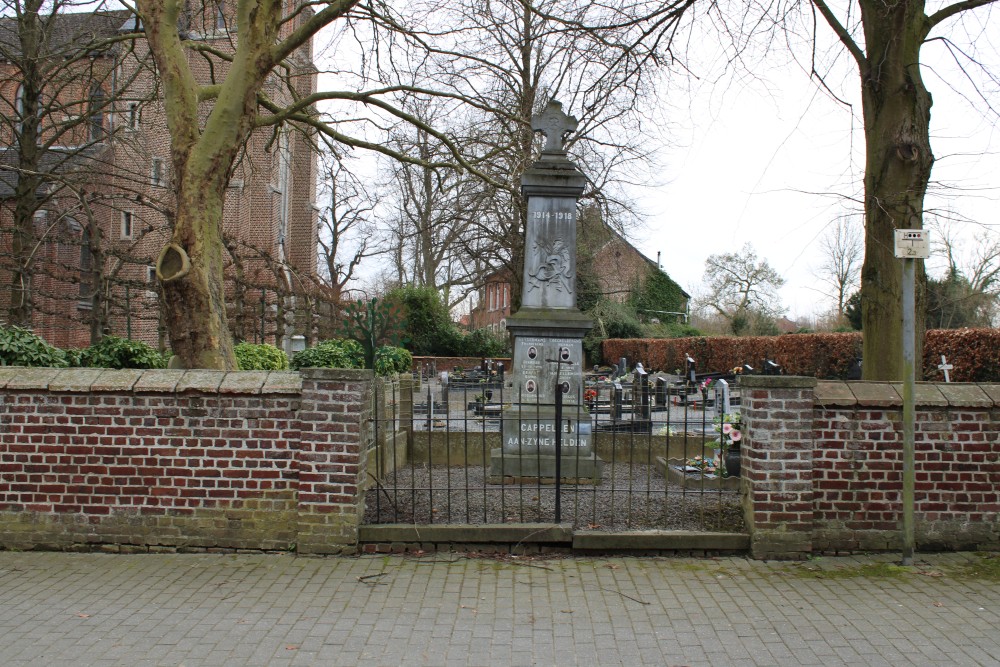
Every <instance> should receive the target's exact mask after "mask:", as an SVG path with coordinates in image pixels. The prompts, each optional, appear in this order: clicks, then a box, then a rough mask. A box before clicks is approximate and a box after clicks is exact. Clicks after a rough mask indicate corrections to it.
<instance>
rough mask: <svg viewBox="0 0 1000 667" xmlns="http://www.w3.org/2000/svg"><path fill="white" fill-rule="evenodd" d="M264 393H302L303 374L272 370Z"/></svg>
mask: <svg viewBox="0 0 1000 667" xmlns="http://www.w3.org/2000/svg"><path fill="white" fill-rule="evenodd" d="M260 393H262V394H301V393H302V376H301V375H300V374H298V373H294V372H289V371H272V372H270V373H268V374H267V379H266V380H265V381H264V386H263V387H261V389H260Z"/></svg>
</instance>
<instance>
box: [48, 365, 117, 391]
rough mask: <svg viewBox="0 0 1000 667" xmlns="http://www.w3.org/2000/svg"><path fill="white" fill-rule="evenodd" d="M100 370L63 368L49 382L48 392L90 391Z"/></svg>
mask: <svg viewBox="0 0 1000 667" xmlns="http://www.w3.org/2000/svg"><path fill="white" fill-rule="evenodd" d="M103 372H104V370H103V369H101V368H63V369H60V371H59V372H58V373H56V374H55V375H54V376H53V377H52V379H51V380H49V391H90V390H91V387H92V386H93V385H94V382H96V381H97V379H98V378H99V377H100V376H101V375H102V374H103Z"/></svg>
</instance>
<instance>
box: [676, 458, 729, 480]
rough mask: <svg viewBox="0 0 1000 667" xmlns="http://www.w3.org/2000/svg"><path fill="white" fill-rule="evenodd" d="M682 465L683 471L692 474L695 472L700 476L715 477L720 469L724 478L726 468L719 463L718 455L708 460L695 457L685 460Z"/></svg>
mask: <svg viewBox="0 0 1000 667" xmlns="http://www.w3.org/2000/svg"><path fill="white" fill-rule="evenodd" d="M684 465H685V466H686V468H685V470H687V471H688V472H694V471H695V470H697V471H698V472H700V473H701V474H702V475H715V474H718V473H719V471H720V469H721V471H722V475H723V476H725V473H726V468H725V466H724V465H722V464H721V463H720V458H719V455H718V454H717V455H715V456H713V457H712V458H708V457H707V456H695V457H694V458H691V459H687V460H686V461H685V462H684ZM692 469H694V470H692Z"/></svg>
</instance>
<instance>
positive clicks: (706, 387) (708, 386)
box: [699, 378, 715, 394]
mask: <svg viewBox="0 0 1000 667" xmlns="http://www.w3.org/2000/svg"><path fill="white" fill-rule="evenodd" d="M714 384H715V380H713V379H712V378H705V380H704V381H703V382H702V383H701V384H700V385H699V388H700V389H701V391H702V393H703V394H707V393H708V392H710V391H712V386H713V385H714Z"/></svg>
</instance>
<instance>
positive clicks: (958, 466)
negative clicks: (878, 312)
mask: <svg viewBox="0 0 1000 667" xmlns="http://www.w3.org/2000/svg"><path fill="white" fill-rule="evenodd" d="M741 386H742V388H743V392H744V407H743V416H744V426H745V431H746V443H745V444H744V453H743V473H742V475H743V480H744V481H743V493H744V495H745V504H744V507H745V510H746V515H747V519H748V520H747V524H748V526H749V527H750V530H751V533H752V535H751V543H752V545H753V547H752V548H753V551H754V555H755V556H758V557H772V556H774V557H802V556H804V555H806V554H808V553H812V552H822V553H831V552H854V551H885V550H895V549H899V548H900V547H901V543H902V539H901V520H902V470H903V462H902V446H903V443H902V399H901V394H902V388H901V386H900V385H893V384H889V383H874V382H819V383H816V381H815V380H812V379H807V378H792V377H779V378H764V377H745V378H742V379H741ZM916 405H917V411H916V426H915V436H914V444H915V474H916V485H915V503H914V509H915V518H916V540H917V548H918V549H925V550H939V549H998V548H1000V438H998V435H1000V410H998V409H997V406H998V405H1000V386H998V385H976V384H924V383H921V384H918V385H917V392H916Z"/></svg>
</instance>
